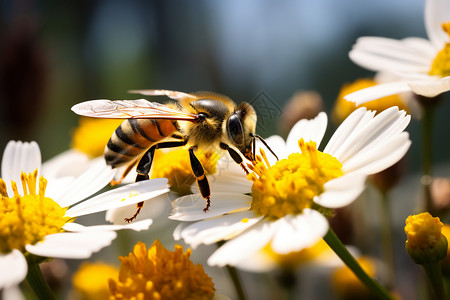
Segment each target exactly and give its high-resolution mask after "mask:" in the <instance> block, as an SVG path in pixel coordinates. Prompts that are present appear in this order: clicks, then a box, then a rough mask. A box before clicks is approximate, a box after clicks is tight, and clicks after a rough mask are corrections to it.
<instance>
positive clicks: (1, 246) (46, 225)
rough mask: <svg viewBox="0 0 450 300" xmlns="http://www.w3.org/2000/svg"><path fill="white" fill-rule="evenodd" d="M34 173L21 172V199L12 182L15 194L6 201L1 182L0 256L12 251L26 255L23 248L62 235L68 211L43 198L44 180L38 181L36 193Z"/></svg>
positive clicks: (5, 192) (67, 219)
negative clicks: (50, 235) (56, 234)
mask: <svg viewBox="0 0 450 300" xmlns="http://www.w3.org/2000/svg"><path fill="white" fill-rule="evenodd" d="M36 179H37V170H35V171H34V172H33V173H29V174H25V173H23V172H22V174H21V181H22V186H23V196H22V195H20V194H19V191H18V190H17V184H16V183H15V182H14V181H12V182H11V185H12V188H13V191H14V196H13V197H12V198H9V197H8V194H7V191H6V184H5V181H3V179H1V178H0V194H1V197H2V199H1V204H0V215H1V216H2V217H1V218H0V253H8V252H10V251H11V250H13V249H18V250H20V251H22V252H25V245H27V244H35V243H37V242H39V241H41V240H42V239H43V238H44V237H45V236H46V235H49V234H52V233H56V232H60V231H63V230H62V226H63V225H64V224H66V223H67V222H68V221H69V220H70V218H69V217H66V216H65V212H66V210H67V208H61V206H59V204H58V203H56V202H55V201H53V200H52V199H50V198H48V197H45V188H46V186H47V180H46V179H45V178H44V177H40V178H39V190H38V191H36Z"/></svg>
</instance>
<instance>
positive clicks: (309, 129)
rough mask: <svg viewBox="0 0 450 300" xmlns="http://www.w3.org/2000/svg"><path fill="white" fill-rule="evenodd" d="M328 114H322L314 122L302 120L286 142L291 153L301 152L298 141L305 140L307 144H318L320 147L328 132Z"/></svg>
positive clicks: (295, 126)
mask: <svg viewBox="0 0 450 300" xmlns="http://www.w3.org/2000/svg"><path fill="white" fill-rule="evenodd" d="M327 122H328V119H327V114H326V113H324V112H321V113H319V114H318V115H317V117H315V118H314V119H312V120H306V119H303V120H300V121H298V122H297V123H296V124H295V125H294V127H292V129H291V131H290V132H289V135H288V137H287V140H286V145H287V148H288V152H289V153H296V152H300V150H299V148H298V140H299V139H301V138H303V139H304V140H305V142H309V141H312V142H316V144H317V148H319V146H320V142H321V141H322V138H323V136H324V134H325V131H326V130H327Z"/></svg>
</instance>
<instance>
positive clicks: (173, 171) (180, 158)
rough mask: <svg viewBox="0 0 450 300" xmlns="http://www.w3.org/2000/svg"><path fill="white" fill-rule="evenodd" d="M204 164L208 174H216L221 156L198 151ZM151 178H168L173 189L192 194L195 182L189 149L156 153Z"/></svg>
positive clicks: (183, 193)
mask: <svg viewBox="0 0 450 300" xmlns="http://www.w3.org/2000/svg"><path fill="white" fill-rule="evenodd" d="M195 155H196V156H197V158H198V159H199V161H200V162H201V163H202V166H203V168H204V169H205V173H206V174H213V173H215V172H216V167H217V161H218V160H219V155H218V154H217V153H216V152H205V151H200V150H199V151H197V152H196V153H195ZM153 161H154V163H153V171H152V176H151V178H167V179H168V180H169V185H170V187H171V189H172V190H173V191H175V192H177V193H179V194H182V195H187V194H190V193H191V185H192V184H193V183H194V182H195V177H194V173H193V172H192V168H191V163H190V159H189V152H188V151H187V148H180V149H176V150H172V151H168V152H163V151H161V150H157V151H156V152H155V157H154V160H153Z"/></svg>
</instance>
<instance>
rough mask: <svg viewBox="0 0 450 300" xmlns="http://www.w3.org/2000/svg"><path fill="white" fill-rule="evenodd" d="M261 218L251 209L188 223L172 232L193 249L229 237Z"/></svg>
mask: <svg viewBox="0 0 450 300" xmlns="http://www.w3.org/2000/svg"><path fill="white" fill-rule="evenodd" d="M261 219H262V217H256V216H255V214H254V213H253V212H252V211H245V212H239V213H234V214H229V215H224V216H220V217H217V218H210V219H206V220H203V221H199V222H195V223H193V224H191V225H188V226H186V227H184V228H183V229H182V230H180V231H179V232H178V233H176V234H174V237H179V238H182V239H183V240H184V242H185V243H187V244H189V245H190V246H191V247H192V248H194V249H195V248H196V247H197V246H198V245H200V244H205V245H210V244H213V243H216V242H218V241H222V240H228V239H231V238H233V237H235V236H236V235H238V234H240V233H241V232H243V231H244V230H245V229H247V228H249V227H251V226H253V225H254V224H256V223H257V222H259V221H260V220H261Z"/></svg>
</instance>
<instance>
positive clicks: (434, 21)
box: [425, 0, 450, 51]
mask: <svg viewBox="0 0 450 300" xmlns="http://www.w3.org/2000/svg"><path fill="white" fill-rule="evenodd" d="M449 20H450V3H449V1H447V0H427V1H425V29H426V31H427V35H428V37H429V39H430V40H431V42H432V43H433V46H434V47H435V49H437V50H438V51H439V50H441V49H442V48H444V45H445V43H446V42H448V39H449V38H448V35H447V34H446V33H445V32H444V30H442V27H441V25H442V23H446V22H448V21H449Z"/></svg>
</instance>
